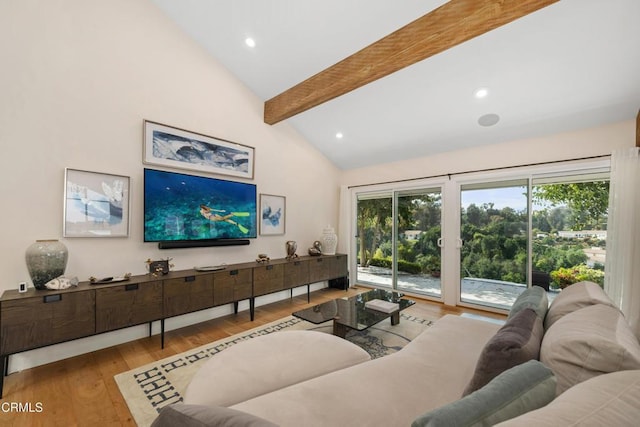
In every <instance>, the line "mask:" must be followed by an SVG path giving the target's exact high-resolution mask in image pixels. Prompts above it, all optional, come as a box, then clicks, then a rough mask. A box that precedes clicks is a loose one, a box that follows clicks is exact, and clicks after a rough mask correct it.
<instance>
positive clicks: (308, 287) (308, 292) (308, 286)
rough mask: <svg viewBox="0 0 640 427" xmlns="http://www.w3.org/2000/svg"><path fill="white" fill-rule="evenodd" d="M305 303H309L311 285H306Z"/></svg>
mask: <svg viewBox="0 0 640 427" xmlns="http://www.w3.org/2000/svg"><path fill="white" fill-rule="evenodd" d="M307 302H311V285H310V284H307Z"/></svg>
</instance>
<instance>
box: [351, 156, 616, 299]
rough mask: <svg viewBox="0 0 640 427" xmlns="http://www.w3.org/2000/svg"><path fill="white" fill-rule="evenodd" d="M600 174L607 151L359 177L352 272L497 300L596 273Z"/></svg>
mask: <svg viewBox="0 0 640 427" xmlns="http://www.w3.org/2000/svg"><path fill="white" fill-rule="evenodd" d="M608 177H609V160H608V159H607V160H598V161H586V162H585V161H582V162H566V163H559V164H552V165H543V166H532V167H522V168H513V169H505V170H498V171H490V172H481V173H469V174H460V175H457V176H452V177H450V178H449V179H445V180H444V181H439V182H438V181H435V180H433V179H431V180H429V179H425V180H423V181H422V180H415V181H411V187H408V186H407V187H405V188H403V187H402V183H397V184H388V185H377V186H372V187H370V188H369V189H367V188H362V187H359V188H358V189H355V190H352V194H353V195H354V196H355V198H356V206H357V208H356V212H357V221H356V222H357V227H356V228H357V231H356V232H355V233H354V235H356V236H357V237H356V245H351V247H355V248H356V251H357V254H354V255H356V256H355V257H352V259H355V258H357V268H356V277H355V281H356V283H363V284H367V285H373V286H380V287H387V288H393V289H397V290H401V291H403V292H405V293H407V294H419V295H422V296H426V297H430V298H437V299H440V300H443V301H444V302H445V303H447V304H462V305H470V306H482V307H484V308H488V309H496V310H506V309H509V308H510V307H511V305H512V304H513V301H515V299H516V298H517V296H518V295H519V294H520V293H521V292H523V291H524V290H525V289H526V288H527V286H531V285H539V286H543V287H545V288H549V289H550V293H549V297H550V298H551V299H553V297H554V295H556V294H557V292H558V291H559V290H561V289H562V288H564V287H566V286H568V284H570V283H574V282H576V281H580V280H591V281H594V282H597V283H603V281H604V264H605V262H606V253H605V247H606V226H607V205H608V191H609V190H608V188H609V185H608ZM381 188H382V190H381ZM367 190H368V191H367Z"/></svg>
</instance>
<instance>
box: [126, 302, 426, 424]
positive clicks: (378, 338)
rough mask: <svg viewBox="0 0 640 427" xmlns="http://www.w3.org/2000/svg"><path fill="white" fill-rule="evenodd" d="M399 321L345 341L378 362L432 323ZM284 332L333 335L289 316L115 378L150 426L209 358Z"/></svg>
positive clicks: (140, 418) (354, 334)
mask: <svg viewBox="0 0 640 427" xmlns="http://www.w3.org/2000/svg"><path fill="white" fill-rule="evenodd" d="M400 317H401V320H400V323H399V324H398V325H395V326H392V325H391V322H390V321H389V320H385V321H383V322H380V323H379V324H377V325H375V326H372V327H370V328H369V329H366V330H364V331H361V332H358V331H349V332H348V333H347V336H346V339H347V340H349V341H351V342H353V343H354V344H357V345H359V346H360V347H362V348H363V349H365V350H366V351H367V352H368V353H369V354H370V355H371V357H372V358H377V357H382V356H386V355H388V354H392V353H395V352H396V351H398V350H400V349H401V348H402V347H404V346H405V345H406V344H407V343H408V342H409V341H411V340H412V339H413V338H415V337H416V336H418V335H419V334H420V333H421V332H422V331H424V330H425V329H426V328H427V327H429V326H430V325H431V324H432V323H433V322H432V321H431V320H425V319H421V318H418V317H414V316H409V315H406V314H404V313H401V314H400ZM283 330H316V331H321V332H327V333H331V331H332V330H333V324H332V322H331V321H329V322H326V323H322V324H320V325H315V324H313V323H309V322H306V321H304V320H301V319H298V318H296V317H293V316H289V317H285V318H283V319H280V320H277V321H275V322H271V323H268V324H266V325H262V326H259V327H257V328H254V329H251V330H248V331H245V332H242V333H240V334H236V335H232V336H230V337H227V338H223V339H221V340H218V341H214V342H212V343H210V344H206V345H203V346H201V347H198V348H194V349H192V350H189V351H187V352H184V353H180V354H176V355H174V356H170V357H167V358H165V359H162V360H159V361H157V362H153V363H150V364H147V365H144V366H141V367H139V368H136V369H132V370H130V371H127V372H123V373H121V374H118V375H116V376H115V377H114V378H115V381H116V383H117V384H118V387H119V388H120V393H122V396H123V397H124V399H125V401H126V402H127V405H128V406H129V410H130V411H131V414H132V415H133V418H134V419H135V421H136V423H137V424H138V425H139V426H149V425H150V424H151V423H152V422H153V420H154V419H155V418H156V416H157V415H158V411H160V409H162V408H163V407H165V406H167V405H170V404H172V403H176V402H180V401H182V395H181V393H183V392H184V390H185V389H186V387H187V385H188V384H189V382H190V381H191V378H192V377H193V375H194V374H195V373H196V372H197V370H198V369H199V368H200V365H201V364H202V363H203V362H204V361H205V360H207V359H208V358H209V357H212V356H214V355H215V354H216V353H219V352H220V351H222V350H224V349H225V348H228V347H230V346H232V345H234V344H237V343H239V342H242V341H245V340H247V339H251V338H253V337H256V336H259V335H266V334H270V333H273V332H278V331H283Z"/></svg>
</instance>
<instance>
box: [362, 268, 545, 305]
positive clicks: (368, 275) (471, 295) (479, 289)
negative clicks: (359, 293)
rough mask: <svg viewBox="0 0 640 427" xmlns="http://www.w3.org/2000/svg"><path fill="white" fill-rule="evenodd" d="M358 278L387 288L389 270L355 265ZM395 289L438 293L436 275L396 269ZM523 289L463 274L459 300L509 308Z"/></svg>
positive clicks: (521, 286)
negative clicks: (396, 287)
mask: <svg viewBox="0 0 640 427" xmlns="http://www.w3.org/2000/svg"><path fill="white" fill-rule="evenodd" d="M358 281H361V282H363V283H369V284H372V285H379V286H385V287H390V286H391V270H389V269H387V268H382V267H364V268H363V267H358ZM398 288H399V289H402V290H404V291H406V292H414V293H417V294H427V295H432V296H440V289H441V288H440V278H435V277H431V276H429V275H425V274H408V273H403V272H399V273H398ZM525 289H526V285H523V284H519V283H513V282H504V281H500V280H490V279H476V278H471V277H465V278H463V279H462V289H461V291H462V294H461V299H462V301H464V302H468V303H472V304H480V305H486V306H490V307H495V308H503V309H509V308H510V307H511V305H513V302H514V301H515V300H516V298H517V297H518V295H520V294H521V293H522V292H523V291H524V290H525ZM556 295H557V291H553V290H551V291H549V293H548V296H549V301H550V302H551V301H552V300H553V299H554V298H555V296H556Z"/></svg>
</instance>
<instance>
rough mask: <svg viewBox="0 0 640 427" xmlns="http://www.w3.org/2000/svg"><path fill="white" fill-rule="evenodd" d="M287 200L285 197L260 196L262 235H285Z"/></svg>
mask: <svg viewBox="0 0 640 427" xmlns="http://www.w3.org/2000/svg"><path fill="white" fill-rule="evenodd" d="M286 208H287V200H286V198H285V197H284V196H275V195H273V194H260V234H261V235H263V236H277V235H283V234H284V233H285V231H286Z"/></svg>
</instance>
